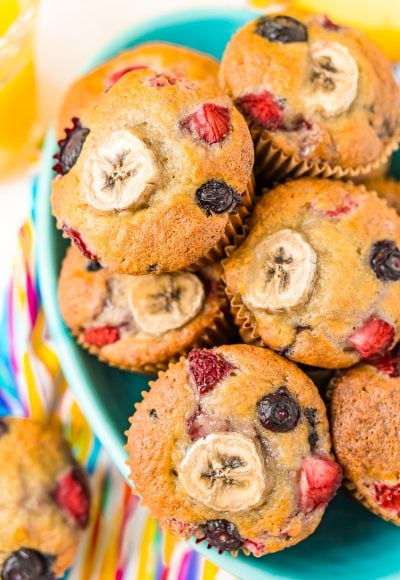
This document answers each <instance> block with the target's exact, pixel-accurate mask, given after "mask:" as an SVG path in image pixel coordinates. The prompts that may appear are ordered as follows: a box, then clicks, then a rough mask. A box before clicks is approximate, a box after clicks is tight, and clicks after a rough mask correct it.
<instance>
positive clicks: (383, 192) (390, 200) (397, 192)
mask: <svg viewBox="0 0 400 580" xmlns="http://www.w3.org/2000/svg"><path fill="white" fill-rule="evenodd" d="M365 186H366V187H367V188H368V189H372V190H374V191H376V192H377V194H378V195H379V197H382V198H383V199H386V201H387V204H388V205H390V207H394V209H395V210H396V211H397V213H399V214H400V182H399V181H396V179H391V178H390V177H386V178H384V179H383V178H382V179H371V180H369V181H368V182H367V183H366V184H365Z"/></svg>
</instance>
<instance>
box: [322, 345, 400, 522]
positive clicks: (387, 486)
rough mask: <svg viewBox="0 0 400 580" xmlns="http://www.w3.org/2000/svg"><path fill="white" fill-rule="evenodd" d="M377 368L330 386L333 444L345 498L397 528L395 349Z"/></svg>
mask: <svg viewBox="0 0 400 580" xmlns="http://www.w3.org/2000/svg"><path fill="white" fill-rule="evenodd" d="M377 367H378V368H374V367H373V366H370V365H366V364H363V365H359V366H357V367H354V368H352V369H349V370H347V371H345V372H343V373H342V374H341V375H340V376H339V377H338V378H337V379H334V381H333V382H332V385H331V390H330V397H331V429H332V438H333V445H334V450H335V454H336V457H337V459H338V461H339V462H340V463H341V465H342V467H343V472H344V476H345V482H344V483H345V485H346V487H347V488H348V489H349V491H350V492H351V494H352V495H353V496H354V497H355V498H356V499H357V500H358V501H359V502H361V503H362V504H363V505H364V506H365V507H366V508H367V509H369V510H371V511H372V512H374V513H375V514H376V515H377V516H379V517H381V518H383V519H385V520H388V521H390V522H392V523H394V524H396V525H400V350H399V348H397V350H395V351H393V352H392V353H391V355H390V357H386V358H385V360H380V361H378V363H377Z"/></svg>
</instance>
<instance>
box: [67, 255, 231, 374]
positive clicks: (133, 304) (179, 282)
mask: <svg viewBox="0 0 400 580" xmlns="http://www.w3.org/2000/svg"><path fill="white" fill-rule="evenodd" d="M58 293H59V304H60V309H61V314H62V316H63V318H64V320H65V322H66V324H67V326H68V327H69V328H70V329H71V332H72V334H73V335H74V336H76V337H77V338H78V341H79V343H80V344H82V345H83V346H84V347H85V348H88V349H89V350H90V352H92V353H93V354H96V355H97V356H98V357H99V358H100V359H101V360H103V361H105V362H107V363H109V364H111V365H114V366H117V367H120V368H125V369H129V370H135V371H141V372H155V371H156V370H157V369H164V368H166V367H167V366H168V362H169V361H171V360H178V359H179V356H180V355H181V354H184V353H187V352H188V351H189V350H190V349H191V348H192V347H194V346H213V345H216V344H222V343H223V342H225V341H226V340H227V339H228V338H229V336H230V334H231V332H232V331H231V329H230V326H229V324H228V322H227V319H226V314H227V311H229V307H228V304H227V300H226V297H225V293H224V290H223V286H222V282H221V271H220V268H219V267H218V266H208V267H207V266H206V267H204V268H203V269H202V270H200V271H199V272H197V273H190V272H174V273H171V274H159V275H156V274H147V275H145V276H124V275H122V274H112V273H111V272H109V271H108V270H104V269H102V268H101V267H100V266H99V264H98V263H96V262H91V261H90V260H87V259H86V258H84V257H83V256H82V255H81V253H80V252H79V251H78V250H77V249H76V248H75V247H73V246H71V247H70V248H69V250H68V252H67V255H66V258H65V259H64V262H63V265H62V269H61V274H60V280H59V286H58Z"/></svg>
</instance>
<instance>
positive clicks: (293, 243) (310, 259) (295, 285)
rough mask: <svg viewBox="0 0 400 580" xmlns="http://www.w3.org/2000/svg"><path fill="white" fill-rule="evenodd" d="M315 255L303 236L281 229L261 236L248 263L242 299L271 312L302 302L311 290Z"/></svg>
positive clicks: (313, 279)
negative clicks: (246, 289) (244, 292)
mask: <svg viewBox="0 0 400 580" xmlns="http://www.w3.org/2000/svg"><path fill="white" fill-rule="evenodd" d="M316 272H317V256H316V254H315V252H314V250H313V248H312V247H311V246H310V244H308V243H307V242H306V241H305V240H304V239H303V237H302V236H301V235H300V234H299V233H297V232H294V231H292V230H280V231H279V232H276V233H274V234H272V235H271V236H269V237H268V238H266V239H265V240H263V241H262V242H261V243H260V244H259V245H258V246H257V247H256V248H255V251H254V255H253V260H252V261H251V263H250V264H249V270H248V280H249V287H248V292H247V294H245V295H243V300H244V302H245V303H248V304H249V306H251V307H255V308H262V309H263V310H268V311H270V312H277V311H279V310H290V309H291V308H294V307H295V306H299V305H302V304H305V303H306V302H307V300H308V298H309V296H310V294H311V292H312V289H313V287H314V283H315V277H316Z"/></svg>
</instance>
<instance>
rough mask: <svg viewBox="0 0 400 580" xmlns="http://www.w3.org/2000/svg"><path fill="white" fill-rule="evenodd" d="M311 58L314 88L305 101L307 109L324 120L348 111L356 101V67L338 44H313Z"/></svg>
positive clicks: (344, 49) (312, 85) (344, 48)
mask: <svg viewBox="0 0 400 580" xmlns="http://www.w3.org/2000/svg"><path fill="white" fill-rule="evenodd" d="M310 55H311V62H312V72H311V88H310V89H309V90H308V91H307V94H306V97H305V100H306V108H307V109H308V110H309V111H311V112H314V113H319V114H321V115H322V116H323V117H336V116H338V115H340V114H341V113H344V112H345V111H347V110H348V109H349V108H350V106H351V104H352V103H353V101H354V99H355V98H356V95H357V90H358V75H359V72H358V66H357V63H356V61H355V59H354V58H353V57H352V56H351V54H350V52H349V49H348V48H347V47H346V46H344V45H343V44H340V43H339V42H326V41H318V42H313V43H312V44H311V47H310Z"/></svg>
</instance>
